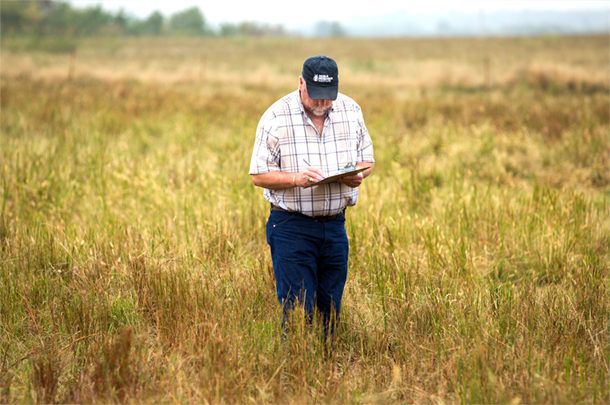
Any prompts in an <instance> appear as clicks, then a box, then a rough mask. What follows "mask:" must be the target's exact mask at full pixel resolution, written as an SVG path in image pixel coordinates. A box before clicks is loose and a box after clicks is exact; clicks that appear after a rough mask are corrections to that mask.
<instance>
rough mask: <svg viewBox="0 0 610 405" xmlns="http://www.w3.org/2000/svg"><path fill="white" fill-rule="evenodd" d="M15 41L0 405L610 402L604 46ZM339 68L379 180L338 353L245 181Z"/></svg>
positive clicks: (257, 194) (4, 97)
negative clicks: (303, 99) (321, 75)
mask: <svg viewBox="0 0 610 405" xmlns="http://www.w3.org/2000/svg"><path fill="white" fill-rule="evenodd" d="M1 46H2V48H1V51H2V52H1V72H0V86H1V87H0V89H1V95H0V97H1V127H0V130H1V134H0V170H1V176H0V177H1V187H0V210H1V211H0V215H1V217H0V255H1V258H0V402H2V403H24V402H26V403H29V402H39V403H40V402H42V403H52V402H71V403H73V402H96V403H100V402H101V403H108V402H132V403H133V402H137V403H141V402H144V403H149V402H166V403H240V404H242V403H261V402H263V403H405V402H408V403H412V402H415V403H447V402H449V403H454V402H459V403H608V402H610V394H609V384H608V381H609V364H610V344H609V341H608V338H609V325H608V320H609V316H610V311H609V307H610V302H609V299H608V297H609V296H610V291H609V290H610V274H609V270H610V265H609V262H610V260H609V259H610V258H609V244H610V216H609V199H610V160H609V158H610V156H609V154H610V146H609V145H610V142H609V136H610V135H609V133H610V119H609V114H610V101H609V98H610V82H609V76H608V75H609V73H608V72H609V63H610V55H609V52H610V51H609V49H610V48H609V42H608V37H607V36H599V37H540V38H506V39H501V38H491V39H404V40H398V39H396V40H355V39H353V40H350V39H334V40H306V39H197V40H195V39H158V40H151V39H129V40H119V39H107V40H94V39H91V40H83V41H80V42H78V43H77V48H76V51H75V52H73V53H61V50H62V49H65V47H63V48H62V44H61V43H59V44H57V43H54V42H53V41H52V40H45V41H42V42H38V43H36V44H34V45H32V44H31V43H30V42H28V41H27V40H16V39H13V40H10V39H3V40H2V42H1ZM321 53H322V54H328V55H330V56H333V57H334V58H335V59H336V60H337V62H338V64H339V68H340V77H341V90H342V91H343V92H345V93H346V94H348V95H350V96H351V97H353V98H354V99H355V100H356V101H358V102H359V103H360V105H361V106H362V108H363V111H364V116H365V120H366V122H367V126H368V129H369V132H370V133H371V136H372V138H373V142H374V146H375V157H376V160H377V164H376V168H375V171H374V173H373V174H372V175H371V176H370V177H369V178H368V179H367V180H366V181H365V183H364V184H363V186H362V187H361V190H360V201H359V203H358V205H357V206H356V207H354V208H352V209H350V210H349V211H348V214H347V216H348V220H347V222H346V224H347V231H348V235H349V237H350V270H349V275H348V281H347V285H346V290H345V295H344V300H343V305H342V323H341V325H340V328H339V331H338V335H337V341H336V344H335V347H334V350H333V351H329V350H328V347H326V346H325V344H324V342H323V341H322V340H321V339H320V334H319V330H317V329H316V328H315V327H314V329H313V330H311V329H310V328H308V327H306V326H305V325H304V324H303V322H302V320H300V319H299V318H297V319H295V322H296V325H295V327H294V328H293V333H292V334H291V335H290V336H288V337H287V338H286V339H285V340H282V339H281V326H280V318H281V313H280V312H281V311H280V308H279V304H278V303H277V300H276V295H275V286H274V279H273V271H272V267H271V260H270V256H269V252H268V247H267V245H266V241H265V234H264V224H265V221H266V219H267V214H268V204H266V203H265V201H264V199H263V198H262V190H261V189H257V188H255V187H254V186H253V185H252V183H251V180H250V177H249V176H248V166H249V161H250V155H251V152H252V145H253V141H254V134H255V129H256V125H257V122H258V119H259V118H260V115H261V114H262V113H263V112H264V110H265V109H266V108H267V107H268V105H269V104H271V103H272V102H273V101H275V100H276V99H277V98H279V97H281V96H282V95H284V94H285V93H287V92H289V91H292V90H294V89H296V86H297V80H298V74H299V73H300V68H301V65H302V62H303V60H304V59H305V58H306V57H308V56H311V55H315V54H321Z"/></svg>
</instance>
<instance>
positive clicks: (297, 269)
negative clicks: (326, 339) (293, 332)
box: [267, 211, 349, 334]
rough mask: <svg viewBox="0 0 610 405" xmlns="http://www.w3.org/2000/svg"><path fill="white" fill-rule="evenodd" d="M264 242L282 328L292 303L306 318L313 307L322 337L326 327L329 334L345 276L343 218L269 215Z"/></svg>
mask: <svg viewBox="0 0 610 405" xmlns="http://www.w3.org/2000/svg"><path fill="white" fill-rule="evenodd" d="M267 243H269V246H270V248H271V258H272V260H273V272H274V273H275V285H276V289H277V298H278V300H279V302H280V304H281V305H282V307H283V310H284V317H283V323H284V325H285V323H286V320H287V315H288V311H289V310H291V309H292V308H293V307H294V305H295V303H297V302H298V303H300V304H301V305H303V307H304V308H305V311H306V313H307V314H309V316H310V319H311V316H312V315H313V312H314V310H315V309H317V310H318V312H319V313H320V314H321V315H322V317H323V321H324V331H325V334H326V333H327V331H328V326H330V327H331V333H333V332H334V328H335V323H336V321H337V320H338V317H339V310H340V309H341V297H342V296H343V287H344V286H345V280H346V278H347V259H348V255H349V244H348V240H347V233H346V232H345V214H340V215H339V216H337V218H335V219H333V220H330V221H327V222H318V221H316V220H314V219H311V218H307V217H305V216H302V215H298V214H294V213H289V212H282V211H271V214H270V215H269V219H268V221H267Z"/></svg>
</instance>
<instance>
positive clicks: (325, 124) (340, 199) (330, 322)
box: [250, 55, 374, 333]
mask: <svg viewBox="0 0 610 405" xmlns="http://www.w3.org/2000/svg"><path fill="white" fill-rule="evenodd" d="M338 89H339V76H338V68H337V64H336V63H335V61H334V60H333V59H331V58H329V57H327V56H321V55H320V56H314V57H311V58H309V59H307V60H306V61H305V63H304V64H303V71H302V74H301V76H300V77H299V89H298V90H296V91H294V92H292V93H290V94H288V95H286V96H284V97H283V98H281V99H280V100H278V101H276V102H275V103H274V104H273V105H272V106H271V107H269V109H268V110H267V111H266V112H265V113H264V114H263V116H262V118H261V120H260V122H259V124H258V128H257V131H256V140H255V144H254V150H253V153H252V160H251V162H250V175H251V177H252V181H253V183H254V185H256V186H259V187H262V188H264V189H265V190H264V193H263V195H264V197H265V199H266V200H267V201H269V202H270V203H271V212H270V215H269V219H268V221H267V227H266V230H267V242H268V243H269V246H270V248H271V257H272V261H273V270H274V273H275V283H276V288H277V297H278V300H279V301H280V304H282V305H283V309H284V319H283V322H285V321H286V319H287V314H288V310H290V309H291V308H293V307H294V305H295V303H297V302H298V303H300V304H301V305H303V306H304V308H305V310H306V312H307V313H308V314H309V315H310V317H311V315H312V314H313V312H314V310H315V309H317V310H318V311H319V313H320V314H322V316H323V320H324V325H325V332H326V331H328V327H329V326H331V328H332V329H331V333H332V332H333V331H334V325H335V321H336V320H337V319H338V315H339V310H340V308H341V297H342V295H343V287H344V285H345V280H346V278H347V260H348V251H349V246H348V240H347V234H346V232H345V209H346V207H348V206H352V205H355V204H356V201H357V200H358V186H360V184H362V181H363V179H364V178H366V177H367V176H368V175H369V174H371V172H372V170H373V166H374V159H373V144H372V141H371V137H370V136H369V133H368V131H367V129H366V126H365V124H364V119H363V117H362V112H361V109H360V107H359V106H358V104H356V102H354V100H352V99H351V98H349V97H347V96H345V95H343V94H341V93H339V92H338ZM351 165H355V167H356V168H364V167H368V168H367V169H366V170H364V171H361V172H359V173H356V174H352V175H348V176H346V177H343V178H341V179H340V180H338V181H336V182H332V183H327V184H321V185H315V183H316V182H318V181H320V180H323V179H324V178H325V176H329V175H333V174H335V173H337V172H340V171H341V169H344V168H346V167H350V166H351ZM310 319H311V318H310Z"/></svg>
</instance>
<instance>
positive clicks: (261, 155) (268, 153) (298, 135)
mask: <svg viewBox="0 0 610 405" xmlns="http://www.w3.org/2000/svg"><path fill="white" fill-rule="evenodd" d="M305 160H306V161H307V162H309V163H310V164H311V166H312V167H315V168H317V169H319V170H320V171H321V172H322V173H323V174H324V175H325V176H329V175H332V174H335V173H336V172H338V171H340V170H341V169H343V168H344V167H345V166H346V165H347V164H349V163H352V164H356V163H358V162H374V161H375V160H374V158H373V142H372V141H371V137H370V135H369V133H368V130H367V129H366V126H365V124H364V118H363V117H362V111H361V109H360V106H359V105H358V104H356V102H355V101H354V100H352V99H351V98H349V97H347V96H345V95H344V94H341V93H339V95H338V96H337V99H336V100H335V101H333V104H332V107H331V109H330V111H329V113H328V116H327V117H326V120H325V121H324V129H323V130H322V135H321V136H320V135H319V134H318V132H317V130H316V129H315V126H314V125H313V123H312V121H311V119H310V118H309V117H308V116H307V114H306V113H305V109H304V108H303V104H302V102H301V97H300V94H299V91H298V90H296V91H294V92H292V93H290V94H288V95H286V96H284V97H283V98H281V99H280V100H278V101H276V102H275V103H274V104H273V105H272V106H271V107H269V109H268V110H267V111H266V112H265V113H264V114H263V116H262V118H261V120H260V122H259V124H258V128H257V130H256V141H255V143H254V150H253V152H252V160H251V161H250V174H261V173H268V172H271V171H277V170H279V171H282V172H288V173H299V172H302V171H303V170H305V168H306V167H307V166H308V164H307V163H305ZM263 196H264V197H265V199H267V201H269V202H270V203H271V204H273V205H277V206H279V207H281V208H284V209H286V210H289V211H297V212H300V213H302V214H305V215H308V216H320V215H334V214H338V213H340V212H341V211H342V210H343V209H344V208H345V207H347V206H351V205H355V204H356V201H357V200H358V188H351V187H349V186H346V185H344V184H341V183H336V182H335V183H330V184H323V185H320V186H313V187H309V188H302V187H291V188H287V189H282V190H269V189H265V191H264V192H263Z"/></svg>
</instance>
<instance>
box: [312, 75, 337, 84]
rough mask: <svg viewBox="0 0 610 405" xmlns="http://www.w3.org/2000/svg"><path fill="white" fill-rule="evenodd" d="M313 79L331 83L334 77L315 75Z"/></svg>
mask: <svg viewBox="0 0 610 405" xmlns="http://www.w3.org/2000/svg"><path fill="white" fill-rule="evenodd" d="M313 81H314V82H320V83H330V82H332V81H333V77H332V76H329V75H314V76H313Z"/></svg>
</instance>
